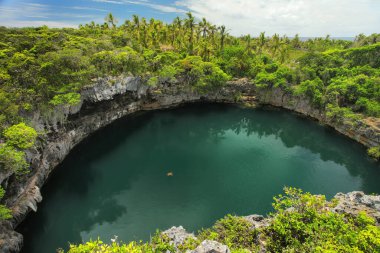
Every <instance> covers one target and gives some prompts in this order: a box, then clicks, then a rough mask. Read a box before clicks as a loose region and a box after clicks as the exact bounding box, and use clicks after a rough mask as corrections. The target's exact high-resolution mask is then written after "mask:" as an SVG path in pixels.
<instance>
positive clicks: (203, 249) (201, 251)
mask: <svg viewBox="0 0 380 253" xmlns="http://www.w3.org/2000/svg"><path fill="white" fill-rule="evenodd" d="M230 252H231V251H230V249H229V248H228V247H227V246H226V245H223V244H221V243H219V242H216V241H211V240H204V241H203V242H202V243H201V244H200V245H199V246H198V247H197V248H196V249H195V250H193V251H191V253H230Z"/></svg>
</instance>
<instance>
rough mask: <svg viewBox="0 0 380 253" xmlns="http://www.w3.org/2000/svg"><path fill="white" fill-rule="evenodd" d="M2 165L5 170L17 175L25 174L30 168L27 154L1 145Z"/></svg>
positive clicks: (0, 159)
mask: <svg viewBox="0 0 380 253" xmlns="http://www.w3.org/2000/svg"><path fill="white" fill-rule="evenodd" d="M0 165H3V166H4V169H5V170H9V171H13V172H17V173H23V172H24V171H25V169H26V168H27V166H28V164H27V163H26V161H25V153H24V152H22V151H19V150H17V149H15V148H14V147H12V146H9V145H7V144H0Z"/></svg>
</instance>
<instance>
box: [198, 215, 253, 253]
mask: <svg viewBox="0 0 380 253" xmlns="http://www.w3.org/2000/svg"><path fill="white" fill-rule="evenodd" d="M251 226H252V225H251V224H250V223H249V222H248V221H247V220H245V219H244V218H242V217H237V216H232V215H227V216H226V217H224V218H223V219H221V220H218V221H217V222H216V223H215V225H214V226H213V227H212V228H209V229H206V230H203V231H202V232H201V233H200V234H199V239H200V241H203V240H206V239H209V240H215V241H218V242H221V243H223V244H226V245H227V246H228V247H230V248H234V249H241V248H242V249H244V248H245V249H254V248H256V241H257V231H256V230H252V229H251Z"/></svg>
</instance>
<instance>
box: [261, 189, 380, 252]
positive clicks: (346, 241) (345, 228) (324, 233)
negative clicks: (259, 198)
mask: <svg viewBox="0 0 380 253" xmlns="http://www.w3.org/2000/svg"><path fill="white" fill-rule="evenodd" d="M332 203H333V202H332ZM332 203H331V202H327V201H326V199H325V197H324V196H320V195H312V194H310V193H303V192H302V191H301V190H298V189H294V188H285V195H284V196H283V195H279V196H278V197H277V198H275V203H274V204H273V207H274V208H275V210H276V213H274V214H273V222H272V224H271V225H270V226H269V227H268V228H266V229H265V234H266V239H267V247H268V250H269V251H270V252H300V253H301V252H347V253H348V252H379V251H380V228H379V227H377V226H376V224H375V220H373V219H372V218H370V217H368V216H367V215H366V214H365V213H360V214H359V215H358V216H349V215H343V214H338V213H333V212H331V211H329V208H330V207H331V206H333V204H332Z"/></svg>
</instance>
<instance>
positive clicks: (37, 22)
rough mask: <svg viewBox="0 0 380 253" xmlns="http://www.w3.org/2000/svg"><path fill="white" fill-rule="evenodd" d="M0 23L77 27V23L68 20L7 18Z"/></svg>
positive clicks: (8, 25) (18, 25)
mask: <svg viewBox="0 0 380 253" xmlns="http://www.w3.org/2000/svg"><path fill="white" fill-rule="evenodd" d="M0 25H2V26H7V27H40V26H44V25H46V26H48V27H50V28H62V27H71V28H77V27H78V24H74V23H69V22H59V21H48V20H25V21H24V20H9V21H8V22H7V21H5V22H1V23H0Z"/></svg>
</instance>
